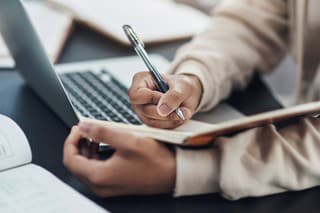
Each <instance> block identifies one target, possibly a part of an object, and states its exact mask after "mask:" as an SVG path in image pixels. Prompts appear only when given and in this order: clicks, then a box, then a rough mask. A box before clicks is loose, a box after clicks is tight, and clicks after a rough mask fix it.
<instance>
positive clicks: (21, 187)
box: [0, 115, 106, 213]
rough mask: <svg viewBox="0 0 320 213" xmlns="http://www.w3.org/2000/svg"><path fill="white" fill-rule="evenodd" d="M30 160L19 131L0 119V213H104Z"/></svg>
mask: <svg viewBox="0 0 320 213" xmlns="http://www.w3.org/2000/svg"><path fill="white" fill-rule="evenodd" d="M31 158H32V154H31V150H30V147H29V144H28V141H27V138H26V136H25V135H24V133H23V132H22V130H21V129H20V128H19V127H18V126H17V125H16V123H15V122H14V121H12V120H11V119H9V118H7V117H5V116H3V115H0V212H2V213H5V212H32V213H43V212H64V213H73V212H93V213H95V212H97V213H98V212H99V213H100V212H106V211H105V210H104V209H102V208H100V207H99V206H97V205H95V204H94V203H93V202H92V201H90V200H89V199H87V198H86V197H84V196H82V195H80V194H79V193H78V192H76V191H75V190H74V189H72V188H71V187H70V186H68V185H67V184H65V183H63V182H62V181H60V180H59V179H58V178H56V177H55V176H54V175H53V174H51V173H50V172H48V171H47V170H45V169H44V168H41V167H40V166H37V165H34V164H32V163H31Z"/></svg>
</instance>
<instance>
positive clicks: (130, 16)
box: [50, 0, 209, 44]
mask: <svg viewBox="0 0 320 213" xmlns="http://www.w3.org/2000/svg"><path fill="white" fill-rule="evenodd" d="M50 2H52V3H53V4H56V5H58V6H60V7H61V8H64V9H66V8H67V9H68V10H69V11H71V13H73V14H74V15H75V16H76V18H78V19H80V20H81V21H83V22H85V23H87V24H89V25H91V26H93V27H94V28H95V29H97V30H98V31H101V32H103V33H105V34H108V35H110V36H111V37H114V38H115V39H117V40H119V41H121V42H123V43H127V44H129V42H128V39H127V38H126V36H125V34H124V33H123V30H122V25H123V24H130V25H132V26H133V27H134V29H135V30H136V32H137V33H138V34H139V37H140V38H141V40H143V41H144V42H145V43H148V42H159V41H165V40H172V39H177V38H186V37H190V36H192V35H194V34H197V33H199V32H201V31H203V30H204V29H205V27H206V26H207V23H208V20H209V19H208V17H207V16H206V15H205V14H203V13H202V12H200V11H198V10H196V9H193V8H191V7H189V6H186V5H181V4H176V3H174V2H170V1H161V0H152V1H150V0H134V1H132V0H117V1H114V0H104V1H101V0H50ZM93 11H94V12H93Z"/></svg>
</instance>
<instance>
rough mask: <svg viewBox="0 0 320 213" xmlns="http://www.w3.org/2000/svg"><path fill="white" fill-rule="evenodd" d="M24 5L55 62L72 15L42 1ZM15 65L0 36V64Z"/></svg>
mask: <svg viewBox="0 0 320 213" xmlns="http://www.w3.org/2000/svg"><path fill="white" fill-rule="evenodd" d="M24 5H25V7H26V9H27V12H28V14H29V16H30V18H31V21H32V23H33V25H34V27H35V29H36V31H37V32H38V35H39V37H40V40H41V42H42V44H43V45H44V47H45V49H46V52H47V54H48V56H49V57H50V58H51V60H52V61H53V62H54V61H55V60H56V59H57V58H58V56H59V53H60V50H61V49H62V47H63V44H64V43H65V41H66V38H67V35H68V34H69V32H70V28H71V25H72V19H71V17H70V16H68V15H66V14H64V13H61V12H58V11H56V10H54V9H52V8H49V7H47V6H46V5H45V4H44V3H41V2H40V1H25V2H24ZM13 65H14V62H13V60H12V59H11V57H10V54H9V51H8V49H7V47H6V45H5V43H4V41H3V39H2V38H1V37H0V66H1V67H12V66H13Z"/></svg>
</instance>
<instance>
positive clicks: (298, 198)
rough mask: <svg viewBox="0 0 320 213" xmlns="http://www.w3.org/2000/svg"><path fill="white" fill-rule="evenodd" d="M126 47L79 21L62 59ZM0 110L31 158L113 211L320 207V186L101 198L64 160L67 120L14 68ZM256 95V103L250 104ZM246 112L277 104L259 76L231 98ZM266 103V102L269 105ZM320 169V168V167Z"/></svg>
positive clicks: (0, 84)
mask: <svg viewBox="0 0 320 213" xmlns="http://www.w3.org/2000/svg"><path fill="white" fill-rule="evenodd" d="M184 42H185V41H181V42H175V43H169V44H164V45H155V46H152V47H150V48H149V49H148V50H149V51H150V52H151V53H158V54H161V55H163V56H164V57H166V58H167V59H169V60H172V58H173V56H174V52H175V50H176V49H177V48H178V47H179V46H180V45H181V44H183V43H184ZM133 54H134V53H133V51H132V50H131V49H130V48H127V47H123V46H120V45H118V44H117V43H115V42H113V41H112V40H108V39H106V38H104V37H103V36H101V35H99V34H96V33H94V32H92V31H90V30H88V29H86V28H85V27H82V26H79V25H77V26H75V30H74V32H73V34H72V36H71V37H70V39H69V41H68V44H67V46H66V48H65V49H64V52H63V54H62V57H61V60H60V62H70V61H80V60H88V59H97V58H106V57H118V56H126V55H133ZM0 97H1V101H0V113H2V114H5V115H8V116H9V117H11V118H13V119H14V120H15V121H16V122H17V123H18V124H19V125H20V126H21V127H22V129H23V130H24V132H25V133H26V135H27V137H28V139H29V142H30V145H31V148H32V153H33V162H34V163H35V164H38V165H41V166H43V167H44V168H46V169H48V170H49V171H51V172H52V173H53V174H55V175H56V176H58V177H59V178H60V179H62V180H63V181H65V182H66V183H68V184H69V185H71V186H72V187H74V188H76V189H77V190H78V191H80V192H81V193H83V194H84V195H86V196H87V197H89V198H90V199H91V200H93V201H94V202H96V203H98V204H99V205H101V206H103V207H105V208H106V209H108V210H110V211H112V212H129V211H130V212H184V213H185V212H246V213H249V212H303V211H304V212H316V211H317V210H318V209H320V202H319V201H318V200H319V197H320V188H313V189H309V190H305V191H302V192H288V193H282V194H279V195H273V196H268V197H263V198H247V199H242V200H240V201H235V202H230V201H227V200H225V199H223V198H221V197H220V196H219V195H217V194H213V195H205V196H195V197H186V198H179V199H174V198H172V197H171V196H169V195H163V196H148V197H134V196H128V197H120V198H109V199H100V198H97V197H96V196H94V195H93V194H92V193H91V192H90V191H89V190H88V189H87V188H86V187H85V186H83V185H82V184H81V183H79V182H78V181H77V180H76V179H75V178H74V177H73V176H72V175H71V174H70V173H69V172H68V171H67V170H66V169H65V168H64V167H63V165H62V146H63V141H64V139H65V138H66V136H67V135H68V133H69V129H68V128H67V126H66V125H64V123H63V122H62V121H61V120H60V119H59V118H58V117H57V116H56V115H55V114H54V113H53V112H52V111H51V110H50V109H48V108H47V107H46V105H45V104H44V103H43V102H42V101H41V100H40V99H39V98H38V97H37V96H36V95H35V94H34V93H33V91H32V90H31V89H30V88H28V87H27V86H26V85H25V83H24V82H23V80H22V78H21V77H20V76H19V74H18V73H17V72H15V71H6V70H1V71H0ZM252 100H255V103H257V104H256V105H255V106H252ZM228 102H229V103H230V104H232V105H233V106H235V107H236V108H238V109H239V110H240V111H241V112H243V113H245V114H252V113H255V112H260V111H266V110H270V109H276V108H279V107H280V105H279V104H278V103H277V102H276V101H275V100H274V99H273V98H272V96H271V95H270V93H269V92H268V90H267V89H266V88H265V86H264V85H263V83H262V82H261V81H260V80H259V78H258V77H256V78H254V80H253V81H252V83H251V84H250V85H249V87H248V88H247V89H246V90H245V91H243V92H236V93H234V94H233V96H232V97H231V98H230V99H229V100H228ZM266 103H267V104H266ZM319 169H320V168H319Z"/></svg>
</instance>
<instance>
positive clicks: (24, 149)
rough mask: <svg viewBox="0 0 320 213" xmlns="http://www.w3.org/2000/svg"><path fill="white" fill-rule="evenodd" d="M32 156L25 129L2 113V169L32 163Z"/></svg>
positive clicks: (0, 168)
mask: <svg viewBox="0 0 320 213" xmlns="http://www.w3.org/2000/svg"><path fill="white" fill-rule="evenodd" d="M31 157H32V155H31V149H30V146H29V143H28V140H27V138H26V136H25V135H24V133H23V131H22V130H21V129H20V128H19V126H18V125H17V124H16V123H15V122H14V121H13V120H11V119H10V118H8V117H6V116H3V115H0V171H2V170H5V169H8V168H12V167H16V166H19V165H22V164H26V163H30V162H31ZM0 206H1V205H0Z"/></svg>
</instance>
